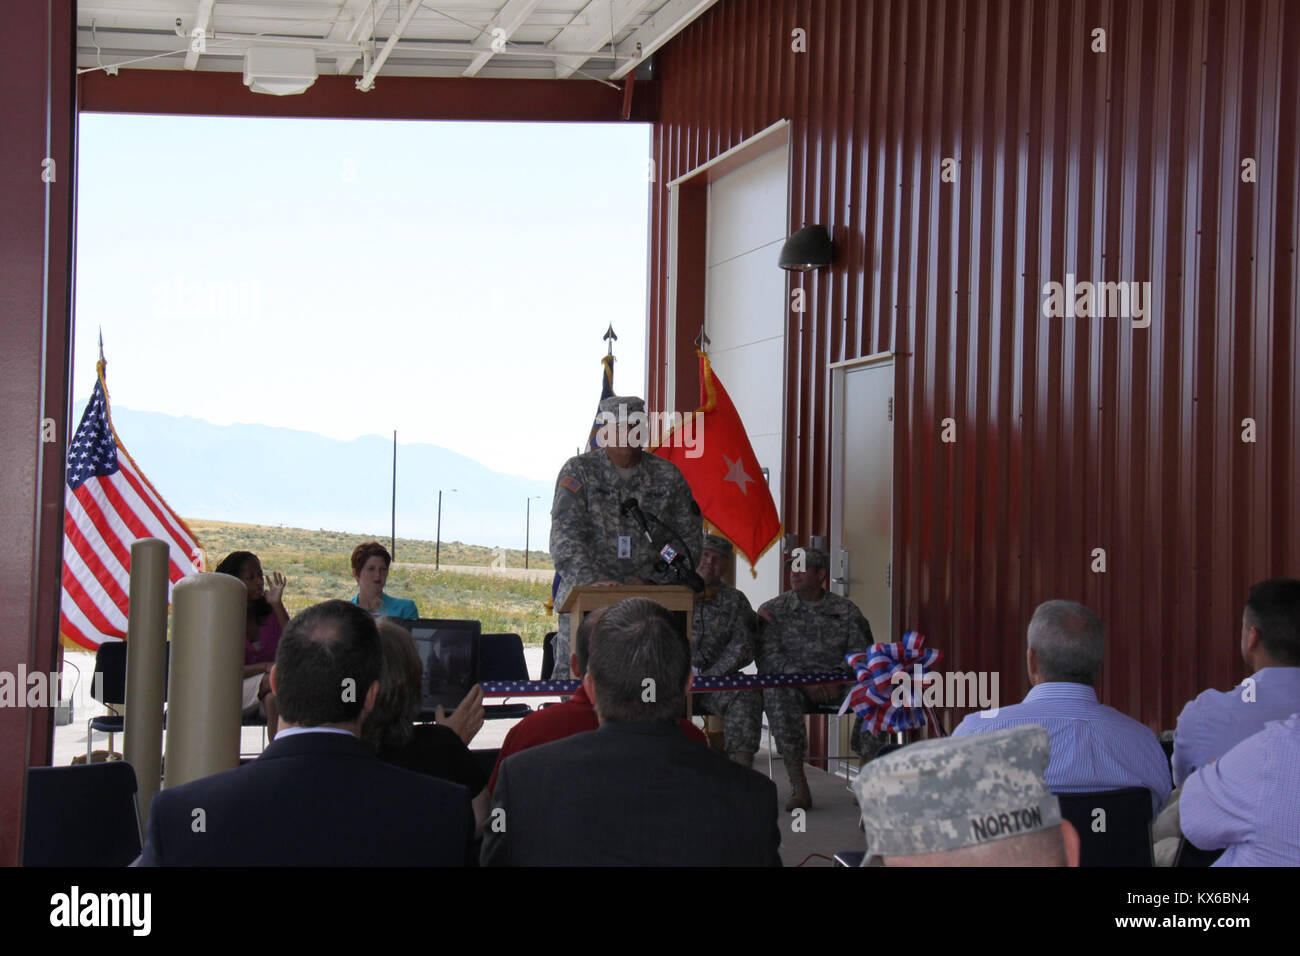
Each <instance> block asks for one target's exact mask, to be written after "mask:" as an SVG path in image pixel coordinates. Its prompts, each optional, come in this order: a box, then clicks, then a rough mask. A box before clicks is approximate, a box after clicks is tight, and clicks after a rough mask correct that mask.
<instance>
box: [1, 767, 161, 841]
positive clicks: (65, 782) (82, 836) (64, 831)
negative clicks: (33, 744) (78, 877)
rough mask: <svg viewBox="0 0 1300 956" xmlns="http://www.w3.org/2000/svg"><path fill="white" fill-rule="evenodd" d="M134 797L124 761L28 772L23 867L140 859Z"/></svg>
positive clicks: (132, 775) (132, 773) (132, 777)
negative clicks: (138, 857)
mask: <svg viewBox="0 0 1300 956" xmlns="http://www.w3.org/2000/svg"><path fill="white" fill-rule="evenodd" d="M135 792H136V783H135V770H133V769H132V767H131V765H130V764H129V763H126V762H125V761H123V760H110V761H107V762H105V763H85V764H78V765H76V766H72V767H30V768H28V770H27V813H26V819H25V821H24V829H23V866H69V867H83V866H126V865H127V864H129V863H130V862H131V861H132V860H134V859H135V858H136V857H137V856H139V855H140V817H139V813H138V812H137V809H136V803H135Z"/></svg>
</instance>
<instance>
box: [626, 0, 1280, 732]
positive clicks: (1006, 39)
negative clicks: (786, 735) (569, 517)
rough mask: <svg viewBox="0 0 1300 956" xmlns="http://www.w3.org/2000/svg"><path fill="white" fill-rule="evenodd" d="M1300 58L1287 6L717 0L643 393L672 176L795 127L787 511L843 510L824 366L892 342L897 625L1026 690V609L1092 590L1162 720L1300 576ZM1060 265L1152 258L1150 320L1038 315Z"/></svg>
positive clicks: (955, 659)
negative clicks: (1248, 178) (1270, 597)
mask: <svg viewBox="0 0 1300 956" xmlns="http://www.w3.org/2000/svg"><path fill="white" fill-rule="evenodd" d="M796 28H800V29H803V30H805V31H806V36H807V52H804V53H796V52H793V51H792V48H791V47H792V31H793V30H794V29H796ZM1096 28H1101V29H1104V30H1105V46H1106V50H1105V52H1094V51H1093V49H1092V46H1093V45H1094V37H1093V30H1094V29H1096ZM1297 62H1300V4H1296V3H1286V2H1283V0H1261V2H1250V0H1244V2H1234V3H1208V2H1193V0H1152V2H1145V3H1138V2H1132V3H1125V2H1086V0H1083V2H1080V0H1065V2H1060V3H1055V2H1053V3H1027V2H1009V0H989V2H965V3H963V2H937V0H936V2H925V0H880V2H870V0H824V2H823V0H817V2H808V0H805V2H795V0H724V2H722V3H720V4H718V5H717V6H716V7H714V8H713V9H712V10H711V11H709V12H708V13H707V14H706V15H704V16H703V17H701V18H700V19H699V20H698V21H696V22H695V23H694V24H692V25H691V26H690V27H689V28H688V29H687V30H686V31H685V32H684V33H683V34H682V35H680V36H679V37H678V38H676V39H675V40H674V41H672V42H671V43H670V44H669V45H667V46H666V47H665V48H664V49H663V50H662V51H661V52H660V54H659V56H658V63H657V73H658V77H659V82H660V89H659V91H658V101H659V102H658V116H659V119H658V121H657V122H656V123H655V126H654V146H653V148H654V155H655V160H656V163H657V167H658V169H659V170H660V175H659V177H658V181H657V182H656V183H654V184H653V185H652V199H651V244H650V260H651V262H650V265H651V275H650V290H651V297H650V323H649V325H650V328H649V339H650V350H649V353H648V355H649V363H648V364H649V377H648V383H649V384H648V391H649V392H650V397H651V399H652V401H653V402H654V403H655V404H656V405H658V406H659V407H664V406H665V405H671V404H672V403H671V402H669V401H666V400H665V399H666V396H664V394H663V392H664V380H663V374H662V369H663V365H662V359H663V352H664V341H665V338H664V322H665V302H666V300H667V285H666V272H665V262H666V256H667V237H668V221H667V214H668V190H667V189H666V188H665V186H664V183H666V182H667V181H669V180H671V179H672V178H674V177H676V176H679V175H681V174H683V173H686V172H688V171H690V170H691V169H692V168H694V167H695V166H698V165H699V164H701V163H704V162H706V161H708V160H709V159H711V158H713V157H715V156H717V155H718V154H719V153H721V152H723V151H724V150H726V149H728V148H730V147H733V146H735V145H736V144H738V143H740V142H742V141H743V140H744V139H745V138H747V137H749V136H752V135H753V134H754V133H756V132H758V131H759V130H761V129H763V128H764V127H766V126H767V125H769V124H770V123H772V122H774V121H776V120H778V119H781V118H788V119H789V120H790V121H791V122H792V129H791V137H790V144H791V145H790V159H791V173H790V197H791V199H790V205H791V208H790V219H789V221H790V226H791V228H792V229H794V228H797V227H798V226H800V225H803V224H806V223H811V222H823V223H825V224H827V225H828V226H830V227H831V229H832V235H833V236H834V239H835V243H836V257H835V262H834V265H833V266H832V268H830V269H828V270H822V271H821V272H818V273H815V274H810V275H809V276H808V277H807V278H806V279H805V280H804V286H805V288H806V289H807V290H808V303H807V305H808V311H807V312H805V313H804V314H803V317H802V327H801V324H800V322H799V321H797V320H798V318H799V317H798V316H794V315H792V316H791V322H790V324H789V326H788V333H787V336H788V337H787V343H788V345H787V354H788V359H787V369H786V381H785V383H784V385H785V389H786V394H787V423H786V445H785V469H784V474H785V487H784V489H783V491H784V497H785V501H786V502H787V508H786V513H785V514H784V515H783V516H782V517H783V519H784V521H785V523H786V526H787V528H788V529H789V530H791V531H793V532H795V533H797V534H798V535H799V537H800V539H801V540H806V538H807V536H808V535H810V534H824V533H827V532H828V531H829V528H828V524H829V513H830V504H829V490H830V479H829V474H828V471H829V459H830V445H829V441H830V428H829V426H830V422H829V401H828V397H829V373H828V372H827V370H826V365H827V363H829V362H835V361H839V360H843V359H849V358H854V357H858V356H862V355H867V354H871V353H873V352H878V351H884V350H892V351H894V352H896V353H898V355H897V359H896V374H897V390H896V394H897V408H898V415H897V418H896V420H897V422H898V430H897V435H896V440H895V459H896V475H895V515H894V541H895V545H894V547H895V564H894V567H895V578H894V579H895V594H894V600H895V621H896V622H898V624H899V625H901V626H906V627H915V628H918V629H920V630H922V631H923V632H925V633H926V634H927V635H929V636H930V640H931V643H932V644H933V645H935V646H938V647H940V648H942V649H943V650H944V651H945V652H946V654H947V660H946V662H945V663H946V666H948V667H953V668H957V669H961V670H998V671H1000V672H1001V679H1002V688H1001V690H1002V700H1003V702H1008V701H1010V700H1012V699H1017V698H1018V697H1019V695H1020V694H1022V693H1023V692H1024V690H1025V689H1026V688H1027V686H1028V685H1027V681H1026V678H1025V676H1024V651H1023V648H1024V632H1025V627H1026V625H1027V623H1028V620H1029V617H1030V615H1031V614H1032V611H1033V608H1034V607H1035V606H1036V604H1037V603H1038V602H1039V601H1042V600H1045V599H1047V598H1052V597H1069V598H1074V599H1077V600H1081V601H1083V602H1085V603H1087V604H1088V605H1089V606H1090V607H1092V608H1094V609H1095V610H1096V611H1097V612H1098V613H1099V614H1100V615H1101V617H1102V619H1103V621H1104V622H1105V623H1106V625H1107V633H1108V645H1109V646H1108V651H1107V659H1106V670H1105V674H1104V683H1103V687H1102V688H1101V693H1102V699H1103V701H1105V702H1106V703H1109V704H1111V705H1113V706H1115V707H1118V708H1120V709H1122V710H1124V711H1126V712H1127V713H1130V714H1132V715H1134V716H1136V717H1138V718H1139V719H1140V720H1142V721H1144V722H1146V723H1148V724H1149V725H1150V726H1152V727H1154V728H1157V729H1160V728H1165V727H1172V726H1173V723H1174V720H1175V718H1176V717H1177V714H1178V712H1179V710H1180V708H1181V707H1182V705H1183V703H1184V702H1185V701H1186V700H1187V699H1188V698H1189V697H1191V696H1193V695H1194V694H1195V693H1197V692H1198V691H1199V690H1201V689H1203V688H1204V687H1206V686H1211V685H1215V686H1220V687H1227V686H1230V685H1231V684H1232V683H1233V682H1234V681H1236V680H1237V679H1239V678H1240V677H1241V676H1243V673H1242V668H1243V665H1242V663H1241V661H1240V657H1239V652H1238V649H1237V635H1238V633H1239V629H1240V611H1241V605H1242V602H1243V601H1244V598H1245V592H1246V590H1247V588H1248V586H1249V585H1250V583H1252V582H1253V581H1255V580H1257V579H1260V578H1263V577H1268V576H1272V575H1282V574H1286V575H1292V576H1300V542H1298V541H1297V531H1298V530H1300V500H1298V496H1297V486H1298V485H1300V468H1298V467H1297V458H1298V457H1300V382H1297V379H1296V377H1295V376H1294V374H1293V369H1295V368H1296V367H1297V365H1300V335H1298V334H1297V331H1298V330H1297V323H1296V313H1297V309H1298V307H1300V279H1298V278H1297V277H1298V274H1300V270H1298V269H1297V251H1296V246H1297V238H1296V237H1297V234H1300V152H1298V150H1297V130H1298V129H1300V82H1298V80H1297V76H1298V74H1300V71H1298V70H1297V67H1296V63H1297ZM945 157H953V158H955V159H956V160H957V171H958V173H957V181H956V182H955V183H949V182H943V181H942V179H941V162H942V160H943V159H944V158H945ZM1247 158H1251V159H1254V160H1255V161H1256V168H1257V181H1256V182H1254V183H1245V182H1243V181H1242V166H1241V164H1242V161H1243V160H1244V159H1247ZM774 267H775V263H774ZM1066 273H1073V274H1074V275H1076V277H1077V278H1079V279H1090V280H1095V281H1117V280H1127V281H1143V280H1146V281H1150V282H1151V283H1152V291H1153V295H1154V309H1153V312H1152V322H1151V325H1150V327H1149V328H1147V329H1133V328H1131V323H1130V322H1128V321H1125V320H1119V319H1114V318H1109V319H1096V318H1094V319H1062V318H1045V317H1043V315H1042V311H1041V309H1042V304H1043V295H1042V289H1043V285H1044V283H1045V282H1048V281H1051V280H1055V281H1064V279H1065V274H1066ZM795 281H796V282H798V281H799V280H798V279H796V280H795ZM692 334H693V333H692ZM683 373H684V374H690V373H689V371H688V370H685V369H684V370H683ZM947 417H951V418H953V419H954V420H955V423H956V429H957V433H956V434H957V441H956V442H955V443H953V444H944V443H941V441H940V428H941V425H940V423H941V421H942V419H944V418H947ZM1247 417H1250V418H1253V419H1254V420H1255V421H1256V423H1257V438H1258V440H1257V442H1256V443H1254V444H1248V443H1244V442H1243V441H1242V440H1241V435H1242V419H1244V418H1247ZM751 424H753V423H751ZM1094 548H1104V549H1105V556H1106V571H1105V573H1095V572H1093V571H1092V570H1091V565H1092V563H1093V549H1094ZM895 636H896V635H895Z"/></svg>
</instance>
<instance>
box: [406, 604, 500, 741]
mask: <svg viewBox="0 0 1300 956" xmlns="http://www.w3.org/2000/svg"><path fill="white" fill-rule="evenodd" d="M397 623H399V624H401V625H402V626H403V627H404V628H406V629H407V630H408V631H410V632H411V637H412V639H413V640H414V641H415V650H416V653H418V654H419V655H420V663H421V664H423V665H424V674H423V676H422V677H421V678H420V719H421V720H432V719H433V718H434V716H435V715H436V713H437V707H438V706H439V705H441V706H442V709H443V710H444V711H446V712H447V713H451V712H452V711H453V710H455V709H456V707H457V706H458V705H459V704H460V702H461V701H462V700H464V699H465V695H466V694H468V693H469V690H470V688H471V687H473V686H474V685H475V684H477V683H478V671H479V637H480V633H481V626H480V624H479V622H478V621H450V620H438V619H434V618H420V619H417V620H408V621H398V622H397Z"/></svg>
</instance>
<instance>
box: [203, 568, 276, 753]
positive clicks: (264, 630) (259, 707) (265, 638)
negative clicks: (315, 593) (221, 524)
mask: <svg viewBox="0 0 1300 956" xmlns="http://www.w3.org/2000/svg"><path fill="white" fill-rule="evenodd" d="M217 573H218V574H229V575H230V576H231V577H232V578H239V580H241V581H243V582H244V587H245V588H247V589H248V619H247V622H246V625H245V628H244V716H245V717H251V716H253V715H254V714H257V715H260V716H262V717H265V718H266V727H267V732H268V733H269V734H270V735H271V736H272V737H274V736H275V731H276V726H277V715H276V708H275V694H273V693H272V692H271V665H272V664H274V663H275V649H276V648H277V647H278V646H279V644H280V634H281V632H282V631H283V630H284V626H285V625H286V624H288V623H289V612H288V611H286V610H285V609H284V601H283V597H284V586H285V584H286V583H287V582H286V580H285V577H284V575H283V574H281V573H280V572H278V571H272V572H271V576H270V579H269V583H270V587H267V586H266V585H267V583H268V579H266V578H264V577H263V576H262V562H261V561H259V560H258V559H257V555H255V554H253V552H251V551H235V552H233V553H231V554H228V555H226V557H225V558H223V559H222V561H221V563H220V564H218V565H217Z"/></svg>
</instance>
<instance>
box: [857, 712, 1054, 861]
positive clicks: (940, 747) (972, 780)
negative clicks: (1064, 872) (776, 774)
mask: <svg viewBox="0 0 1300 956" xmlns="http://www.w3.org/2000/svg"><path fill="white" fill-rule="evenodd" d="M1048 747H1049V742H1048V736H1047V731H1045V730H1044V729H1043V728H1042V727H1037V726H1034V725H1032V724H1029V725H1021V726H1018V727H1012V728H1010V729H1007V730H999V731H996V732H994V733H988V734H979V735H977V736H969V737H943V738H940V739H938V740H922V741H918V742H917V743H914V744H909V745H908V746H906V747H903V748H902V749H900V750H898V751H896V752H894V753H891V754H888V755H886V756H884V757H880V758H878V759H876V760H873V761H871V762H870V763H869V764H867V765H866V766H865V767H863V768H862V772H861V773H860V774H858V779H857V781H856V782H855V784H854V789H855V790H856V791H857V795H858V805H859V806H860V807H861V808H862V825H863V828H864V829H865V830H866V834H867V857H866V859H865V860H863V864H862V865H863V866H1078V865H1079V834H1078V833H1077V832H1075V829H1074V827H1072V826H1071V825H1070V823H1069V821H1068V820H1063V819H1062V818H1061V807H1060V803H1059V801H1058V800H1057V799H1056V797H1055V796H1054V795H1053V794H1052V792H1051V790H1049V789H1048V786H1047V781H1046V780H1045V779H1044V777H1043V770H1044V768H1046V767H1047V765H1048V759H1047V758H1048Z"/></svg>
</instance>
